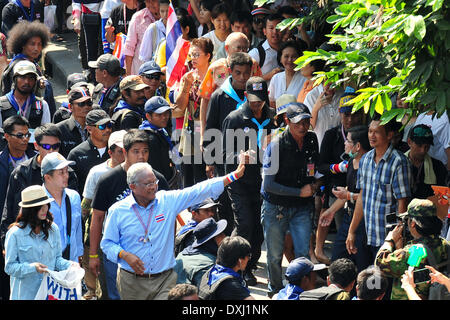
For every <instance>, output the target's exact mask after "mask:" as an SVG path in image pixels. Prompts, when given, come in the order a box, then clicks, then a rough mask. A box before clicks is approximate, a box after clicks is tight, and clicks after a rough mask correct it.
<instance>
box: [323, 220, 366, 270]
mask: <svg viewBox="0 0 450 320" xmlns="http://www.w3.org/2000/svg"><path fill="white" fill-rule="evenodd" d="M351 222H352V216H350V215H349V214H348V213H347V212H345V213H344V215H343V217H342V224H341V225H340V227H339V230H338V232H337V234H336V238H335V239H334V243H333V249H332V255H331V261H335V260H337V259H339V258H349V259H350V260H352V261H353V262H354V263H355V265H356V268H357V269H358V272H361V271H362V270H364V269H366V268H367V267H368V266H369V265H371V264H373V261H374V260H373V258H372V255H373V254H371V253H370V250H369V248H368V247H367V236H366V228H365V226H364V219H362V220H361V222H360V223H359V226H358V228H357V229H356V233H355V236H356V237H355V246H356V248H357V249H358V251H357V252H356V254H354V255H353V254H352V255H349V254H348V251H347V248H346V245H345V241H346V240H347V235H348V229H349V228H350V223H351Z"/></svg>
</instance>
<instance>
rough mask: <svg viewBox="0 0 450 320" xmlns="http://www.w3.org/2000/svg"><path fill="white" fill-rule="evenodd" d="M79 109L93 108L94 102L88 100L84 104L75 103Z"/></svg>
mask: <svg viewBox="0 0 450 320" xmlns="http://www.w3.org/2000/svg"><path fill="white" fill-rule="evenodd" d="M75 103H76V104H77V105H78V106H79V107H92V104H93V103H92V100H86V101H83V102H75Z"/></svg>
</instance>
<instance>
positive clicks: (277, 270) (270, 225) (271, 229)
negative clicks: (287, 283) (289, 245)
mask: <svg viewBox="0 0 450 320" xmlns="http://www.w3.org/2000/svg"><path fill="white" fill-rule="evenodd" d="M313 210H314V207H313V205H312V204H307V205H304V206H301V207H293V208H287V207H282V206H278V205H274V204H272V203H270V202H268V201H266V200H264V201H263V205H262V208H261V224H262V226H263V229H264V239H265V240H266V246H267V273H268V276H269V291H270V292H273V293H277V292H278V291H280V290H281V289H282V288H283V287H284V286H283V279H282V274H281V272H282V271H281V270H282V269H281V261H282V259H283V248H284V238H285V236H286V232H287V231H288V230H289V231H290V233H291V236H292V241H293V243H294V254H295V257H296V258H298V257H309V240H310V236H311V214H312V211H313Z"/></svg>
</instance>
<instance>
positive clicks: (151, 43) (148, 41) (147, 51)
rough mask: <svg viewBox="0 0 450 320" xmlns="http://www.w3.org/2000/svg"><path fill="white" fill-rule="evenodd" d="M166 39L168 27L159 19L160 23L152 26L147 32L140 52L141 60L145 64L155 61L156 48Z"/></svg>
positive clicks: (154, 23) (157, 22)
mask: <svg viewBox="0 0 450 320" xmlns="http://www.w3.org/2000/svg"><path fill="white" fill-rule="evenodd" d="M155 37H156V39H155ZM165 38H166V26H165V25H164V23H163V22H162V19H159V20H158V21H156V22H153V23H152V24H150V25H149V26H148V27H147V29H146V30H145V33H144V36H143V38H142V44H141V48H140V50H139V59H141V60H142V61H144V62H146V61H150V60H154V59H153V57H154V55H155V53H156V48H157V47H158V44H159V43H160V42H161V41H162V40H163V39H165Z"/></svg>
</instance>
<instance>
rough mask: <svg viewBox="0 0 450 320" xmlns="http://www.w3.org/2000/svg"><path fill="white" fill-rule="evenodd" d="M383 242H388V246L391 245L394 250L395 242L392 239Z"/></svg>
mask: <svg viewBox="0 0 450 320" xmlns="http://www.w3.org/2000/svg"><path fill="white" fill-rule="evenodd" d="M384 242H389V243H390V244H392V248H393V249H395V241H394V240H393V239H389V240H384Z"/></svg>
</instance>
